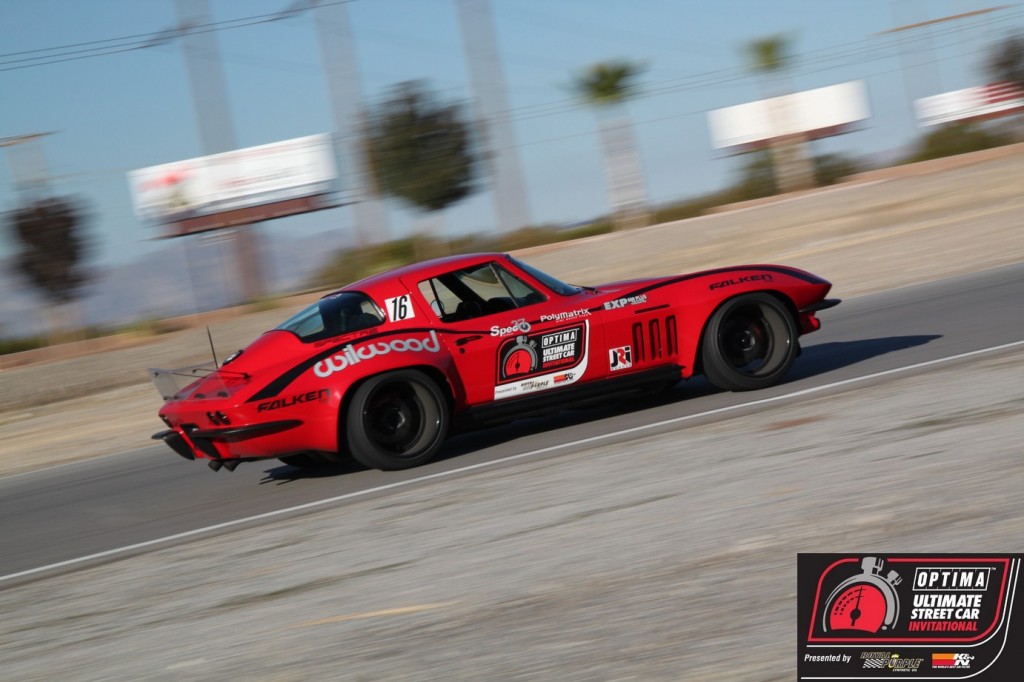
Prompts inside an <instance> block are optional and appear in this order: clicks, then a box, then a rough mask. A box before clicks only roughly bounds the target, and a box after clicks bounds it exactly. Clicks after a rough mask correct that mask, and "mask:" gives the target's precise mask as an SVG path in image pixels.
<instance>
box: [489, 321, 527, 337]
mask: <svg viewBox="0 0 1024 682" xmlns="http://www.w3.org/2000/svg"><path fill="white" fill-rule="evenodd" d="M528 331H530V323H529V322H527V321H526V320H525V319H520V320H513V321H512V324H511V325H509V326H508V327H501V326H499V325H493V326H492V327H491V336H508V335H509V334H518V333H519V332H528Z"/></svg>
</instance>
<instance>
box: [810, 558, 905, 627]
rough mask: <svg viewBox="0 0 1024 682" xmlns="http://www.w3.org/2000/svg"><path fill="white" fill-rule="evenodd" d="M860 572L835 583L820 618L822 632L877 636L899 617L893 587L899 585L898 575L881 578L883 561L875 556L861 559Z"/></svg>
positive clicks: (892, 574)
mask: <svg viewBox="0 0 1024 682" xmlns="http://www.w3.org/2000/svg"><path fill="white" fill-rule="evenodd" d="M860 566H861V569H862V572H861V573H857V574H856V575H852V576H850V577H849V578H847V579H846V580H844V581H843V582H841V583H839V585H837V586H836V588H835V589H834V590H832V594H830V595H829V597H828V599H826V600H825V611H824V613H823V617H822V619H821V622H822V628H823V629H824V630H825V632H829V631H834V630H859V631H862V632H872V633H877V632H878V631H880V630H889V629H891V628H892V626H893V625H894V624H895V623H896V619H897V618H898V617H899V615H900V598H899V594H897V592H896V586H897V585H899V584H900V582H902V578H900V575H899V573H897V572H896V571H889V572H888V573H886V574H885V575H884V576H883V575H882V569H883V568H884V566H885V562H884V561H883V560H882V559H879V558H877V557H871V556H869V557H864V559H863V560H861V562H860Z"/></svg>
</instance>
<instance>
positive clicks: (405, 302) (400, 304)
mask: <svg viewBox="0 0 1024 682" xmlns="http://www.w3.org/2000/svg"><path fill="white" fill-rule="evenodd" d="M384 305H385V306H386V307H387V309H388V317H390V318H391V321H392V322H401V321H402V320H408V319H410V318H413V317H416V310H415V309H414V308H413V307H412V296H411V295H410V294H405V295H404V296H395V297H394V298H388V299H385V300H384Z"/></svg>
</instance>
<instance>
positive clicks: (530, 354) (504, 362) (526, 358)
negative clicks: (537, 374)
mask: <svg viewBox="0 0 1024 682" xmlns="http://www.w3.org/2000/svg"><path fill="white" fill-rule="evenodd" d="M534 343H535V342H531V341H530V340H529V337H527V336H526V335H525V334H524V335H523V336H519V337H517V338H516V342H515V344H513V345H512V346H510V347H509V348H508V350H507V351H505V355H504V357H503V358H502V359H501V378H502V379H509V378H511V377H516V376H521V375H523V374H530V373H531V372H533V371H535V370H536V369H537V366H538V362H537V349H536V348H534Z"/></svg>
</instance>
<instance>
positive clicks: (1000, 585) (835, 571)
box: [797, 553, 1024, 680]
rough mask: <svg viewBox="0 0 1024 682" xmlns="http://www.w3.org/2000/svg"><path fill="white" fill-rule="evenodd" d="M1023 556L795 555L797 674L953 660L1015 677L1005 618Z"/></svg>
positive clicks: (852, 674) (859, 674)
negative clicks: (1008, 654) (1007, 654)
mask: <svg viewBox="0 0 1024 682" xmlns="http://www.w3.org/2000/svg"><path fill="white" fill-rule="evenodd" d="M1020 564H1021V555H1020V554H984V553H982V554H888V555H882V556H880V555H868V556H864V555H857V554H799V555H797V618H798V620H797V622H798V631H799V633H800V637H799V641H798V666H797V677H798V679H808V678H813V679H818V680H829V679H866V678H865V677H864V675H868V676H869V677H870V678H871V679H879V678H884V679H897V678H900V677H902V678H903V679H907V677H906V676H907V673H912V672H913V671H916V670H928V671H929V672H930V673H932V675H933V677H932V679H939V678H945V679H957V678H958V676H957V675H956V672H957V669H959V670H973V671H974V673H978V674H980V672H981V671H985V672H986V673H989V672H991V673H992V677H991V679H999V680H1003V679H1019V677H1020V664H1019V661H1018V660H1016V658H1015V657H1013V656H1003V654H1004V653H1006V652H1018V651H1021V650H1024V632H1022V629H1021V628H1020V627H1019V626H1018V627H1011V621H1013V620H1014V618H1015V617H1016V616H1018V615H1019V614H1018V613H1015V612H1016V611H1019V608H1020V607H1019V604H1020V600H1015V599H1014V593H1015V592H1016V588H1017V577H1018V575H1019V572H1020ZM1015 606H1016V607H1017V608H1015ZM958 654H964V655H962V656H960V655H958ZM936 673H940V674H939V675H938V677H934V675H935V674H936ZM974 673H971V674H972V675H974ZM959 679H964V677H963V676H960V677H959ZM979 679H980V678H979ZM985 679H989V678H987V677H986V678H985Z"/></svg>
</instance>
